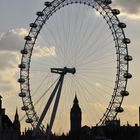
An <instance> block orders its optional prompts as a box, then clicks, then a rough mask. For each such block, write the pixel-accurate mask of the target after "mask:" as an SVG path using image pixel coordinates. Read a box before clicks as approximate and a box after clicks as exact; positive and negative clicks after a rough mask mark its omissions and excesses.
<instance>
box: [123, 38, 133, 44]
mask: <svg viewBox="0 0 140 140" xmlns="http://www.w3.org/2000/svg"><path fill="white" fill-rule="evenodd" d="M122 41H123V43H125V44H129V43H131V41H130V39H129V38H124V39H123V40H122Z"/></svg>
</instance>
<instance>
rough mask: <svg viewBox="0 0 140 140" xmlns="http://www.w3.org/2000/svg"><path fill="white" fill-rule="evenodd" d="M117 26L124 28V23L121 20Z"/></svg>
mask: <svg viewBox="0 0 140 140" xmlns="http://www.w3.org/2000/svg"><path fill="white" fill-rule="evenodd" d="M118 27H120V28H126V24H125V23H123V22H120V23H119V24H118Z"/></svg>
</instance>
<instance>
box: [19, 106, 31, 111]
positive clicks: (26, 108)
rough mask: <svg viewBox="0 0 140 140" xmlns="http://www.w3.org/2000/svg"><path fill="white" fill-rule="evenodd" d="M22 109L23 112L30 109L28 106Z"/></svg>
mask: <svg viewBox="0 0 140 140" xmlns="http://www.w3.org/2000/svg"><path fill="white" fill-rule="evenodd" d="M21 109H22V110H23V111H27V110H29V107H28V106H23V107H22V108H21Z"/></svg>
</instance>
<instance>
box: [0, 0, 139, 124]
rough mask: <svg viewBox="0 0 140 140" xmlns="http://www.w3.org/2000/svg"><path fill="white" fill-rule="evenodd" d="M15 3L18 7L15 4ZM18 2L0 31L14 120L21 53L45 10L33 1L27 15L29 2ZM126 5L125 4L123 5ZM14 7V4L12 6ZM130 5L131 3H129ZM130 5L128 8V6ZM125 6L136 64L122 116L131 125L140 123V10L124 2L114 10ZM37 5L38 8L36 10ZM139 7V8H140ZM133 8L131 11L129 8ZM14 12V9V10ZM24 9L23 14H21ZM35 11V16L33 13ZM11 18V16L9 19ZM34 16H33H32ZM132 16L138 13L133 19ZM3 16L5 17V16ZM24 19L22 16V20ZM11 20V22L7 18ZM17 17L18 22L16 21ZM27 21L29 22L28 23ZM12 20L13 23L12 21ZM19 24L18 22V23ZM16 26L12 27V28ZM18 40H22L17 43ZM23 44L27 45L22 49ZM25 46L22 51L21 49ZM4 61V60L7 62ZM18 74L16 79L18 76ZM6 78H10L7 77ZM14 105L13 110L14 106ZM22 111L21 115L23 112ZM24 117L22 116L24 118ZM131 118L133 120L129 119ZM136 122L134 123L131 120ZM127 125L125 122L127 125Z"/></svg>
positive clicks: (3, 89)
mask: <svg viewBox="0 0 140 140" xmlns="http://www.w3.org/2000/svg"><path fill="white" fill-rule="evenodd" d="M14 2H16V3H17V1H16V0H15V1H14ZM14 2H13V3H12V4H11V7H10V8H11V10H13V13H14V14H15V15H16V16H15V17H14V16H12V12H11V13H10V9H7V10H9V12H6V13H4V14H5V16H4V15H3V12H1V13H0V17H2V18H3V17H4V19H2V21H3V22H2V24H1V26H2V29H0V33H1V35H0V36H1V37H0V50H1V52H0V58H1V59H0V65H1V67H0V69H1V70H0V74H1V76H0V79H1V80H0V83H2V84H0V90H1V94H2V96H3V97H4V98H5V99H4V107H5V108H9V110H8V111H7V114H8V115H10V116H12V117H13V114H11V113H9V112H12V113H13V111H14V110H15V109H16V105H17V104H20V107H21V100H20V99H19V97H18V92H19V85H18V83H17V78H18V77H19V76H18V75H19V69H18V68H17V67H18V64H19V63H20V57H21V56H19V54H20V50H21V49H22V48H23V45H24V39H23V38H24V36H25V34H27V32H28V30H29V26H28V25H29V23H31V22H33V21H34V20H35V18H36V16H35V13H36V12H37V11H39V10H42V8H43V7H44V6H43V3H44V1H43V0H42V1H40V2H37V1H34V2H33V1H32V2H33V4H31V5H32V7H31V8H30V6H28V7H26V8H27V9H28V10H27V11H24V7H23V5H24V6H26V2H27V1H24V2H23V3H22V4H21V3H17V4H19V5H18V6H16V7H15V6H14ZM123 2H124V1H123ZM8 3H10V2H8ZM128 3H129V2H128ZM128 3H127V4H128ZM138 3H139V1H137V4H136V3H135V5H133V6H134V8H135V7H136V8H135V9H139V7H140V4H138ZM3 4H4V5H3V6H2V5H1V6H0V9H1V10H3V8H4V6H6V4H7V1H4V2H3ZM118 4H122V6H121V5H119V6H118V8H119V7H120V9H121V12H122V13H123V14H122V15H120V16H119V18H120V19H121V21H123V22H125V23H126V24H127V29H125V33H126V36H127V37H129V38H130V39H131V40H132V43H131V44H130V45H129V46H128V48H129V54H130V55H132V56H133V58H134V60H133V61H132V62H130V73H132V75H133V78H132V79H131V80H129V82H128V87H127V89H128V91H129V92H130V96H129V97H127V98H125V100H124V102H123V107H124V108H126V109H125V112H124V113H123V114H122V115H121V116H120V117H121V118H122V119H123V120H125V118H127V119H128V120H126V121H129V122H130V123H134V122H138V106H139V105H140V103H139V102H140V95H139V91H140V87H139V85H138V83H139V81H140V79H139V78H140V76H139V69H140V66H139V62H138V61H139V60H140V56H139V52H140V48H139V32H140V28H139V22H140V13H139V11H138V10H134V11H132V10H133V9H134V8H133V9H131V7H132V3H131V2H130V4H128V5H127V7H126V8H125V7H123V3H121V2H120V1H118V2H117V1H115V2H114V7H116V5H118ZM33 5H34V6H33ZM138 5H139V6H138ZM129 7H130V8H129ZM12 8H13V9H12ZM19 9H20V10H19ZM17 10H19V11H20V14H19V13H18V12H16V11H17ZM30 11H31V12H30ZM7 13H8V14H11V15H9V16H8V15H7ZM29 13H30V14H29ZM131 13H134V15H135V16H134V15H132V14H131ZM1 14H2V15H1ZM21 15H22V16H21ZM6 17H9V18H6ZM13 17H14V18H13ZM25 19H26V20H25ZM8 20H9V21H8ZM16 20H17V21H16ZM9 23H12V24H9ZM17 38H18V40H17ZM21 44H23V45H21ZM19 46H21V47H19ZM17 54H18V55H17ZM3 58H4V59H3ZM9 60H10V61H9ZM15 74H16V75H15ZM5 75H7V76H6V77H5ZM11 97H13V98H16V99H17V100H16V105H14V104H15V101H11ZM10 104H12V106H10ZM20 107H19V112H22V111H20ZM22 114H23V113H21V116H22ZM128 116H129V117H128ZM131 119H132V120H131ZM124 123H125V121H124Z"/></svg>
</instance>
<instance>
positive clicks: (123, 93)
mask: <svg viewBox="0 0 140 140" xmlns="http://www.w3.org/2000/svg"><path fill="white" fill-rule="evenodd" d="M120 94H121V95H122V96H123V97H124V96H128V95H129V92H128V91H126V90H122V91H121V93H120Z"/></svg>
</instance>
